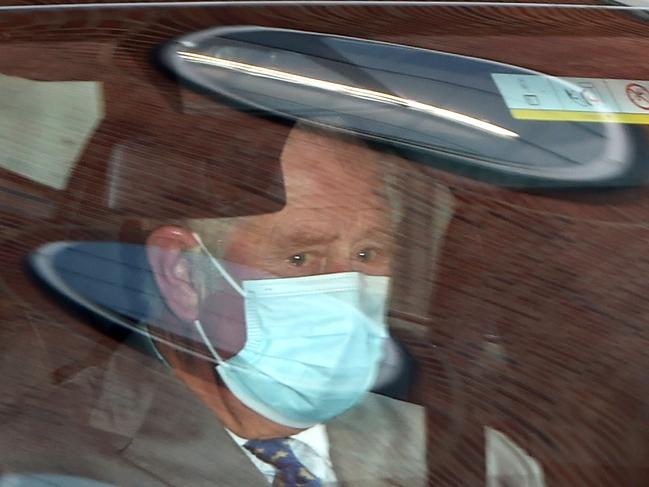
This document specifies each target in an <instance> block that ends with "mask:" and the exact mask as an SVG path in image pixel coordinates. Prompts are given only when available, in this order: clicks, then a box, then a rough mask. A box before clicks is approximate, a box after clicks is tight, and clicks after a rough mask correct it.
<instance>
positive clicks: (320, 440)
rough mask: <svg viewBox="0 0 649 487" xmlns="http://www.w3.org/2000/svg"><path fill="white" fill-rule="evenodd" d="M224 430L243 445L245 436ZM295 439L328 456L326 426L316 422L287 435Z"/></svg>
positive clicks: (323, 455)
mask: <svg viewBox="0 0 649 487" xmlns="http://www.w3.org/2000/svg"><path fill="white" fill-rule="evenodd" d="M225 431H227V432H228V434H229V435H230V436H231V437H232V439H233V440H234V441H235V442H236V443H237V445H239V446H241V447H243V445H245V444H246V441H248V440H247V439H245V438H241V437H240V436H237V435H236V434H234V433H233V432H232V431H230V430H229V429H227V428H225ZM289 438H293V439H295V440H299V441H301V442H302V443H306V444H307V445H309V446H310V447H311V448H312V449H313V451H315V452H316V453H317V454H318V455H319V456H320V457H322V458H326V459H328V458H329V437H328V436H327V428H326V427H325V425H324V424H322V423H321V424H316V425H315V426H311V427H310V428H308V429H305V430H304V431H300V432H299V433H298V434H296V435H292V436H289Z"/></svg>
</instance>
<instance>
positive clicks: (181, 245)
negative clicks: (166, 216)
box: [146, 226, 199, 322]
mask: <svg viewBox="0 0 649 487" xmlns="http://www.w3.org/2000/svg"><path fill="white" fill-rule="evenodd" d="M197 247H198V242H196V239H195V238H194V236H193V234H192V232H191V230H188V229H186V228H182V227H176V226H164V227H160V228H157V229H156V230H154V231H153V232H151V234H150V235H149V236H148V238H147V240H146V250H147V257H148V259H149V265H150V266H151V269H152V270H153V274H154V276H155V280H156V283H157V285H158V289H159V290H160V293H161V294H162V297H163V299H164V300H165V302H166V303H167V306H168V307H169V309H170V310H171V311H172V312H173V313H174V314H175V315H176V316H177V317H178V318H179V319H180V320H182V321H185V322H190V321H194V320H196V319H197V318H198V311H199V292H198V289H196V287H195V285H194V283H193V282H192V279H191V268H190V263H189V261H188V259H187V256H186V252H187V251H188V250H193V249H195V248H197Z"/></svg>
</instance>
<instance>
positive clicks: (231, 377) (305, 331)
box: [194, 235, 389, 428]
mask: <svg viewBox="0 0 649 487" xmlns="http://www.w3.org/2000/svg"><path fill="white" fill-rule="evenodd" d="M195 237H196V240H197V241H198V242H199V245H200V247H201V249H202V250H203V251H204V252H205V253H206V254H207V255H208V257H209V258H210V260H211V262H212V263H213V264H214V266H215V267H216V269H217V270H218V272H219V273H220V274H221V275H222V276H223V278H224V279H225V280H226V281H227V282H228V283H229V284H230V285H231V286H232V287H233V288H234V289H235V290H236V291H237V292H238V293H239V294H241V296H243V298H244V303H245V304H244V307H245V319H246V331H247V336H246V342H245V344H244V346H243V349H241V351H239V353H237V355H235V356H234V357H232V358H229V359H228V360H223V359H222V358H221V357H220V356H219V354H218V353H217V351H216V350H215V348H214V346H213V345H212V343H210V340H209V339H208V338H207V336H206V334H205V331H204V330H203V326H202V325H201V323H200V321H198V320H196V321H195V322H194V325H195V326H196V329H197V331H198V333H199V335H200V336H201V339H202V340H203V342H204V343H205V345H206V346H207V348H208V349H209V351H210V353H211V354H212V356H213V357H214V359H215V360H216V362H217V365H216V370H217V372H218V374H219V375H220V376H221V378H222V379H223V381H224V383H225V384H226V386H227V387H228V389H229V390H230V391H231V392H232V393H233V394H234V395H235V396H236V397H237V398H238V399H239V400H240V401H241V402H242V403H244V404H245V405H246V406H248V407H249V408H251V409H252V410H253V411H256V412H257V413H259V414H261V415H262V416H264V417H266V418H268V419H270V420H271V421H274V422H276V423H279V424H282V425H285V426H290V427H294V428H307V427H310V426H313V425H315V424H318V423H321V422H324V421H327V420H329V419H331V418H333V417H335V416H338V415H339V414H341V413H343V412H344V411H346V410H348V409H350V408H352V407H353V406H354V405H356V404H357V403H358V402H359V401H360V400H361V399H362V398H363V396H364V395H365V394H366V393H367V392H368V391H369V390H370V388H371V387H372V385H373V384H374V381H375V379H376V376H377V372H378V368H379V363H380V361H381V358H382V355H383V349H384V342H385V340H386V339H387V338H388V332H387V327H386V324H385V312H386V309H385V308H386V302H387V296H388V291H389V278H388V277H383V276H366V275H364V274H361V273H358V272H343V273H337V274H324V275H316V276H307V277H291V278H281V279H260V280H248V281H243V282H242V286H240V285H239V284H238V283H237V282H236V281H235V280H234V279H232V277H231V276H230V274H229V273H228V272H227V271H226V269H225V268H224V267H223V266H222V265H221V263H220V262H219V261H218V260H216V259H215V258H214V257H213V256H212V255H211V254H210V253H209V251H208V250H207V249H206V248H205V246H204V245H203V243H202V242H201V240H200V237H198V235H195Z"/></svg>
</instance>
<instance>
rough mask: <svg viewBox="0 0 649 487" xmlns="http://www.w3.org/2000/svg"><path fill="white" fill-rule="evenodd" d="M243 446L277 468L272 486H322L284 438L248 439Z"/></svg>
mask: <svg viewBox="0 0 649 487" xmlns="http://www.w3.org/2000/svg"><path fill="white" fill-rule="evenodd" d="M243 446H244V448H246V450H248V451H250V452H251V453H252V454H253V455H255V456H256V457H257V458H259V459H260V460H261V461H263V462H266V463H268V464H270V465H272V466H273V467H275V468H276V469H277V473H276V474H275V478H274V479H273V487H322V482H320V479H318V478H317V477H316V476H315V475H313V474H312V473H311V472H310V471H309V470H308V469H307V468H306V467H305V466H304V465H302V464H301V463H300V461H299V460H298V459H297V457H296V456H295V453H293V450H291V447H290V445H289V441H288V440H287V439H286V438H276V439H274V440H248V441H247V442H246V443H245V445H243Z"/></svg>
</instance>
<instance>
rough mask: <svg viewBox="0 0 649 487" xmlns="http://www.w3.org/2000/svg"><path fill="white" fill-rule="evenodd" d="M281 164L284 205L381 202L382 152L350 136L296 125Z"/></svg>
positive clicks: (332, 205)
mask: <svg viewBox="0 0 649 487" xmlns="http://www.w3.org/2000/svg"><path fill="white" fill-rule="evenodd" d="M281 167H282V174H283V178H284V185H285V188H286V199H287V204H286V207H287V208H305V207H312V208H325V207H338V206H348V205H353V206H354V207H360V206H375V205H377V204H380V205H382V204H383V203H382V202H381V201H380V200H381V199H382V197H383V192H384V188H383V174H382V173H383V171H382V167H381V155H380V153H378V152H377V151H375V150H372V149H371V148H370V147H368V146H367V145H365V144H364V143H362V142H361V141H359V140H356V139H352V138H351V137H350V136H347V135H345V136H342V135H338V134H334V133H328V132H324V131H321V130H314V129H311V128H295V129H293V130H292V131H291V133H290V134H289V136H288V138H287V141H286V144H285V145H284V149H283V151H282V155H281Z"/></svg>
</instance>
